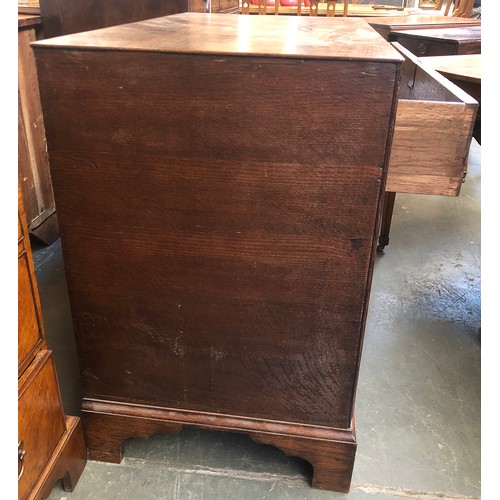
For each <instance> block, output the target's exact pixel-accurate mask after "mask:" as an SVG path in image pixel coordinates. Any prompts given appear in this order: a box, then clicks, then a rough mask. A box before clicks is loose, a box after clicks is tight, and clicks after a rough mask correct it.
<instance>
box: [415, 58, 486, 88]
mask: <svg viewBox="0 0 500 500" xmlns="http://www.w3.org/2000/svg"><path fill="white" fill-rule="evenodd" d="M420 60H421V61H422V63H423V64H425V65H426V66H429V67H431V68H433V69H435V70H436V71H439V72H440V73H441V74H443V75H445V76H446V77H453V78H456V79H459V80H463V81H469V82H473V83H481V54H465V55H453V56H433V57H421V58H420Z"/></svg>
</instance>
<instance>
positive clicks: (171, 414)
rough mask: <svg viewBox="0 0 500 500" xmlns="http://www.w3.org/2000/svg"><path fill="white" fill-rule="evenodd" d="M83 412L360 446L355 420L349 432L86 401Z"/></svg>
mask: <svg viewBox="0 0 500 500" xmlns="http://www.w3.org/2000/svg"><path fill="white" fill-rule="evenodd" d="M82 410H83V411H84V412H87V413H97V414H107V415H119V416H124V417H127V416H128V417H135V418H142V419H149V420H156V421H163V422H166V423H167V422H168V423H175V424H179V425H186V426H190V427H197V428H200V429H211V430H221V431H232V432H243V433H248V432H257V433H260V434H271V435H272V434H276V435H280V436H290V437H302V438H307V439H313V440H314V439H317V440H321V441H331V442H341V443H353V444H355V443H356V432H355V424H354V418H353V420H352V422H351V427H350V428H349V429H337V428H334V427H323V426H313V425H306V424H296V423H292V422H278V421H273V420H262V419H255V418H248V417H239V416H233V415H224V414H218V413H209V412H200V411H192V410H179V409H175V410H174V409H171V408H161V407H157V406H145V405H137V404H130V403H120V402H109V401H100V400H94V399H84V400H83V403H82Z"/></svg>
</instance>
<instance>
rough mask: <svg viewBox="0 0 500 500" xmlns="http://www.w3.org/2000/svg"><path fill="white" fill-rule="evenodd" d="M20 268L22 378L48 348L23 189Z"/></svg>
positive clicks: (20, 216) (20, 366)
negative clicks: (41, 351)
mask: <svg viewBox="0 0 500 500" xmlns="http://www.w3.org/2000/svg"><path fill="white" fill-rule="evenodd" d="M17 266H18V269H17V274H18V286H17V291H18V301H17V304H18V306H17V307H18V309H17V317H18V321H17V342H18V343H17V363H18V374H19V375H21V374H22V373H23V372H24V370H25V369H26V367H27V366H28V365H29V364H30V363H31V362H32V361H33V359H34V357H35V354H36V353H37V352H38V351H39V350H40V349H42V348H44V347H45V336H44V325H43V319H42V308H41V304H40V297H39V295H38V289H37V285H36V277H35V268H34V265H33V257H32V254H31V243H30V240H29V233H28V226H27V223H26V215H25V212H24V202H23V198H22V195H21V189H20V188H19V187H18V264H17Z"/></svg>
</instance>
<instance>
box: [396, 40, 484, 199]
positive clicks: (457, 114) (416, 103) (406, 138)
mask: <svg viewBox="0 0 500 500" xmlns="http://www.w3.org/2000/svg"><path fill="white" fill-rule="evenodd" d="M397 46H398V48H399V50H401V51H402V53H403V54H404V55H405V57H406V61H405V63H404V65H403V68H402V70H401V75H402V81H401V92H400V100H399V104H398V110H397V114H396V126H395V130H394V138H393V144H392V151H391V159H390V163H389V172H388V177H387V186H386V189H387V190H388V191H392V192H399V193H416V194H418V193H420V194H433V195H444V196H457V195H458V194H459V192H460V187H461V185H462V182H463V180H464V177H465V173H466V168H467V156H468V151H469V147H470V141H471V139H472V129H473V126H474V122H475V117H476V113H477V109H478V103H477V101H475V100H474V99H473V98H471V97H470V96H469V95H467V94H466V93H465V92H463V91H462V90H461V89H460V88H458V87H456V86H455V85H453V84H452V83H451V82H449V81H448V80H446V79H445V78H444V77H442V76H441V75H439V74H438V73H437V72H435V71H434V70H432V69H431V68H426V67H425V65H423V64H422V63H421V62H420V61H418V59H417V58H416V57H415V56H413V55H412V54H411V53H410V52H409V51H408V50H406V49H404V48H403V47H402V46H401V45H399V44H397ZM416 145H417V147H416Z"/></svg>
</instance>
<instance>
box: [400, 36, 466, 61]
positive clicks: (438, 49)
mask: <svg viewBox="0 0 500 500" xmlns="http://www.w3.org/2000/svg"><path fill="white" fill-rule="evenodd" d="M395 41H397V42H399V43H400V44H401V45H402V46H403V47H406V48H407V49H408V50H409V51H410V52H411V53H412V54H415V55H416V56H419V57H421V56H446V55H450V56H451V55H455V54H458V49H459V45H458V43H456V42H438V41H432V40H425V39H423V38H415V37H413V38H407V37H404V36H398V35H396V36H395Z"/></svg>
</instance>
